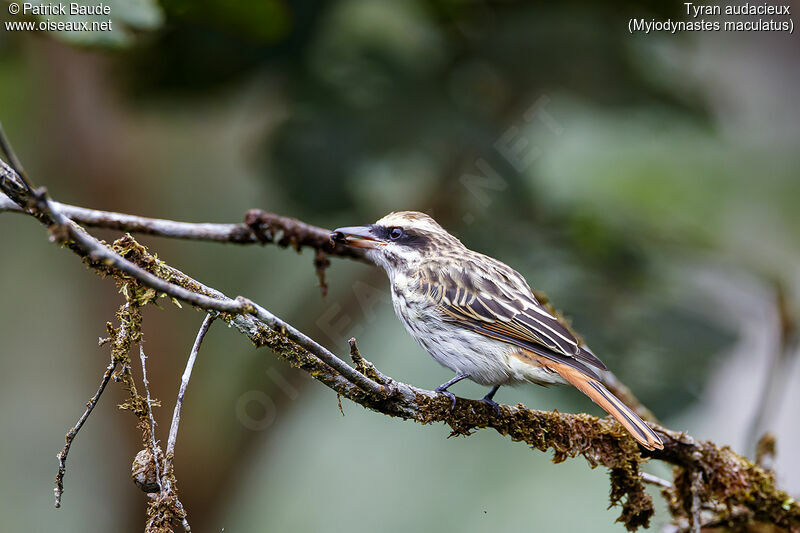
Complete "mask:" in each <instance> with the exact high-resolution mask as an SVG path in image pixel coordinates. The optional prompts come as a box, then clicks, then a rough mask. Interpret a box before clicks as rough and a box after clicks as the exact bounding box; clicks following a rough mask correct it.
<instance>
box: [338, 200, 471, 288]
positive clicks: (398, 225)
mask: <svg viewBox="0 0 800 533" xmlns="http://www.w3.org/2000/svg"><path fill="white" fill-rule="evenodd" d="M331 241H332V242H340V243H343V244H345V245H347V246H352V247H354V248H364V249H366V251H367V257H368V258H369V259H370V260H372V261H373V262H375V263H377V264H378V265H380V266H382V267H384V268H385V269H386V270H387V271H388V272H389V274H392V273H393V272H395V271H397V270H404V269H410V268H414V267H415V266H416V265H418V264H419V263H420V262H422V261H424V260H425V259H426V258H428V257H431V256H432V255H434V254H441V253H442V252H444V251H447V250H455V249H460V248H463V246H464V245H463V244H461V241H459V240H458V239H456V238H455V237H453V236H452V235H450V234H449V233H447V231H445V230H444V229H443V228H442V227H441V226H440V225H439V224H438V223H437V222H436V221H435V220H433V219H432V218H431V217H429V216H428V215H426V214H425V213H419V212H417V211H399V212H396V213H389V214H388V215H386V216H385V217H383V218H381V219H380V220H378V221H377V222H375V223H374V224H368V225H366V226H350V227H346V228H338V229H336V230H334V231H333V233H331Z"/></svg>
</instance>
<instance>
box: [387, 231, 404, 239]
mask: <svg viewBox="0 0 800 533" xmlns="http://www.w3.org/2000/svg"><path fill="white" fill-rule="evenodd" d="M402 236H403V230H402V228H391V229H390V230H389V238H390V239H392V240H393V241H396V240H397V239H399V238H400V237H402Z"/></svg>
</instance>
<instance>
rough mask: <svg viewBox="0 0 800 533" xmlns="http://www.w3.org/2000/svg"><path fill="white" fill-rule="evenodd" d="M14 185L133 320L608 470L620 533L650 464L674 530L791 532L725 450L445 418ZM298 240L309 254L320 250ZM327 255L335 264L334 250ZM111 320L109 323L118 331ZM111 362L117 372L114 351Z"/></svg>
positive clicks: (753, 468) (412, 390) (507, 421)
mask: <svg viewBox="0 0 800 533" xmlns="http://www.w3.org/2000/svg"><path fill="white" fill-rule="evenodd" d="M24 183H25V182H24V181H22V180H20V179H19V177H18V176H16V173H14V171H13V170H12V169H11V168H10V167H8V166H7V165H5V163H3V162H2V161H0V190H2V191H3V192H5V193H6V194H7V195H8V197H9V198H11V200H13V201H14V203H15V204H16V205H18V206H19V208H20V209H19V210H24V211H25V212H27V213H29V214H31V215H33V216H35V217H36V218H37V219H38V220H40V221H42V222H43V223H45V224H46V225H48V227H49V229H50V234H51V237H52V238H53V240H56V241H58V242H61V243H63V244H64V245H66V246H67V247H68V248H70V249H71V250H72V251H74V252H76V253H77V254H78V255H80V256H81V257H83V258H84V260H85V261H86V263H87V264H88V265H89V266H90V267H91V268H93V269H94V270H95V271H97V272H98V273H101V274H103V275H111V276H113V278H114V279H116V280H117V282H118V283H119V284H120V286H121V287H125V289H126V292H125V295H126V300H127V302H128V304H130V305H131V307H130V308H129V310H135V311H138V308H139V307H142V306H144V305H148V304H150V303H154V302H155V301H156V299H157V298H158V297H160V296H161V295H162V294H166V295H169V296H171V297H173V298H176V299H178V300H182V301H185V302H188V303H191V304H192V305H194V306H196V307H199V308H202V309H203V310H205V311H206V312H208V313H210V314H212V315H215V316H217V317H219V318H221V319H223V320H225V321H226V322H228V323H229V324H231V325H233V326H234V327H235V328H236V329H237V330H238V331H240V332H241V333H242V334H243V335H245V336H246V337H247V338H248V339H250V341H251V342H252V343H253V344H255V345H256V346H257V347H262V346H263V347H268V348H270V349H271V350H272V351H273V352H274V353H275V354H276V355H277V356H278V357H279V358H281V359H283V360H284V361H286V362H288V363H289V364H291V365H292V366H294V367H297V368H300V369H302V370H304V371H305V372H307V373H308V374H309V375H311V376H312V377H313V378H314V379H316V380H318V381H320V382H321V383H322V384H324V385H325V386H327V387H329V388H331V389H332V390H334V391H335V392H336V393H337V394H339V395H341V396H344V397H346V398H348V399H350V400H351V401H353V402H355V403H357V404H360V405H362V406H364V407H365V408H367V409H370V410H372V411H375V412H378V413H381V414H385V415H389V416H393V417H398V418H402V419H406V420H413V421H415V422H419V423H422V424H429V423H431V422H443V423H445V424H447V425H448V426H449V427H450V428H451V430H452V434H454V435H469V434H471V433H472V432H474V431H475V430H478V429H484V428H491V429H494V430H495V431H496V432H498V433H499V434H501V435H504V436H508V437H510V438H511V439H512V440H514V441H521V442H524V443H526V444H527V445H528V446H530V447H531V448H534V449H537V450H541V451H548V450H553V454H554V455H553V460H554V461H555V462H561V461H564V460H565V459H567V458H571V457H578V456H582V457H583V458H584V459H585V460H586V461H588V462H589V464H590V465H592V466H597V465H602V466H605V467H606V468H608V469H609V471H610V479H611V503H612V504H620V505H621V507H622V513H621V515H620V517H619V520H620V521H622V522H623V523H624V525H625V526H626V527H627V528H628V529H629V530H635V529H637V528H638V527H641V526H646V525H647V524H648V522H649V520H650V517H651V516H652V514H653V502H652V500H651V498H650V496H649V495H648V494H647V492H646V491H645V490H644V484H643V480H642V476H641V473H640V470H639V467H640V465H641V464H642V463H643V462H644V461H646V460H648V459H652V460H660V461H664V462H666V463H669V464H672V465H674V466H675V467H676V468H675V479H674V483H673V484H672V486H671V487H666V488H664V491H663V492H664V494H665V496H666V497H667V498H668V504H669V510H670V512H671V513H672V515H673V517H674V518H675V519H676V521H677V522H679V523H686V524H689V526H688V527H695V526H696V527H699V526H701V525H702V524H701V516H700V514H701V512H704V513H706V514H709V523H714V524H722V525H725V526H727V527H730V528H734V529H742V528H744V527H745V526H746V524H749V523H751V522H754V521H755V522H762V523H767V524H771V525H773V526H775V527H779V528H782V529H784V530H787V531H800V505H798V503H797V502H796V501H795V500H794V499H792V498H791V497H789V496H788V495H787V494H786V493H785V492H783V491H781V490H780V489H778V488H777V486H776V483H775V478H774V476H773V474H772V473H771V472H768V471H766V470H764V469H763V468H761V467H759V466H758V465H756V464H754V463H752V462H751V461H749V460H748V459H746V458H745V457H742V456H740V455H738V454H736V453H735V452H733V451H732V450H730V449H729V448H727V447H719V446H717V445H715V444H714V443H712V442H707V441H698V440H696V439H694V438H692V437H690V436H689V435H686V434H684V433H677V432H673V431H669V430H667V429H665V428H663V427H659V426H656V427H655V428H654V429H655V431H656V432H657V433H658V434H659V435H660V436H661V438H662V440H663V442H664V449H663V450H653V451H647V450H644V449H643V448H640V447H639V446H638V444H637V443H636V442H635V441H634V440H633V438H632V437H630V435H628V434H627V433H626V432H625V430H624V429H623V428H622V427H621V426H620V425H619V424H618V423H617V422H616V421H614V420H613V419H612V418H610V417H609V418H602V419H601V418H597V417H594V416H591V415H587V414H567V413H558V412H547V411H536V410H531V409H527V408H525V407H524V406H522V405H517V406H508V405H503V406H501V408H500V412H499V413H495V412H494V410H493V409H492V408H491V407H489V406H487V405H486V404H485V403H483V402H479V401H473V400H466V399H462V398H459V399H458V400H457V402H456V406H455V409H453V410H452V411H451V410H450V401H449V399H447V398H445V397H443V396H442V395H439V394H437V393H435V392H434V391H430V390H425V389H420V388H418V387H414V386H412V385H409V384H406V383H402V382H400V381H397V380H394V379H392V378H391V377H388V376H385V375H383V374H381V373H380V372H378V371H377V370H376V369H375V367H374V366H373V365H372V364H371V363H369V362H368V361H366V360H365V359H364V358H363V356H361V354H360V353H359V352H358V349H357V348H356V346H355V342H352V343H351V355H352V357H353V360H354V362H355V363H356V368H353V367H351V366H349V365H347V364H346V363H344V361H342V360H341V359H339V358H338V357H337V356H336V355H334V354H333V353H331V352H330V351H328V350H327V349H325V348H324V347H322V346H321V345H319V344H318V343H316V342H315V341H313V339H310V338H308V337H307V336H305V335H304V334H302V333H301V332H299V331H298V330H296V329H295V328H294V327H292V326H291V325H290V324H288V323H286V322H284V321H282V320H281V319H279V318H278V317H275V316H274V315H272V314H271V313H269V312H268V311H267V310H266V309H263V308H262V307H260V306H258V305H256V304H254V303H253V302H251V301H249V300H247V299H244V298H237V299H232V298H229V297H227V296H225V295H224V294H223V293H221V292H220V291H217V290H215V289H213V288H211V287H207V286H205V285H203V284H202V283H200V282H198V281H196V280H194V279H192V278H191V277H189V276H187V275H186V274H184V273H183V272H181V271H179V270H177V269H175V268H173V267H171V266H169V265H167V264H165V263H164V262H162V261H160V260H158V259H157V258H156V257H154V256H153V255H151V254H150V253H149V252H148V251H147V250H146V249H145V248H144V247H143V246H141V245H140V244H139V243H137V242H136V241H135V240H134V239H133V238H132V237H131V236H130V235H126V236H124V237H122V238H121V239H119V240H117V241H115V242H114V243H113V245H111V246H110V247H108V246H105V245H103V244H102V243H100V242H99V241H97V240H95V239H94V238H92V237H91V236H89V235H88V234H86V233H85V231H84V230H83V229H82V228H81V227H80V226H78V225H77V224H75V223H74V222H73V221H72V220H69V218H68V217H67V216H66V215H65V214H64V213H63V212H61V211H59V209H60V205H61V204H56V203H55V202H52V201H50V200H49V199H48V198H47V197H46V195H45V194H44V192H43V191H42V190H38V191H37V190H31V189H29V188H26V187H24V185H23V184H24ZM271 217H272V218H271ZM271 217H266V218H264V217H262V216H251V217H250V218H251V220H248V224H247V225H248V227H250V228H251V229H252V228H253V227H254V226H256V225H259V224H262V223H263V224H267V226H269V220H283V217H278V216H277V215H272V216H271ZM298 222H299V221H298ZM300 224H302V223H300ZM296 227H297V228H306V227H310V226H307V225H306V226H296ZM262 230H263V228H262ZM291 230H292V228H291V227H289V226H284V227H283V231H291ZM263 231H266V232H267V233H265V235H272V236H273V237H272V240H271V241H270V240H268V239H267V242H275V243H276V244H282V243H285V242H286V241H282V239H285V238H286V237H285V235H284V236H283V237H281V238H279V239H275V232H274V229H270V228H269V227H267V229H266V230H263ZM257 239H258V238H257ZM258 240H261V239H258ZM301 240H302V239H301ZM288 242H289V243H290V244H293V245H297V244H296V243H298V242H300V241H298V240H296V241H292V240H291V238H290V239H289V241H288ZM302 242H304V243H305V245H308V246H311V247H313V248H315V249H317V250H320V249H321V248H320V246H321V244H320V241H314V240H313V239H312V240H308V239H306V240H304V241H302ZM332 255H336V253H335V251H333V252H332ZM123 318H124V317H122V316H120V323H121V324H122V323H123ZM137 327H138V326H137ZM112 336H113V335H112ZM123 348H124V347H123ZM115 360H116V361H118V362H119V363H120V365H121V366H122V368H125V365H126V363H125V360H124V357H123V356H122V354H121V350H120V353H119V354H118V357H117V359H115ZM123 379H124V376H123ZM129 387H130V388H132V386H131V385H129ZM137 397H138V395H137V394H136V392H135V389H133V390H131V398H132V399H133V398H137ZM139 398H140V397H139ZM136 403H137V405H135V406H132V407H133V408H134V411H135V412H137V416H139V415H141V414H146V411H144V406H142V405H139V404H138V403H139V402H136ZM692 524H694V526H692Z"/></svg>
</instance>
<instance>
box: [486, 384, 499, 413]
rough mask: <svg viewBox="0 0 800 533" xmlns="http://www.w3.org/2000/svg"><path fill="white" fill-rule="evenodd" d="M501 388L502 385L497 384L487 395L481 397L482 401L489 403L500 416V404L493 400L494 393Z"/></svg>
mask: <svg viewBox="0 0 800 533" xmlns="http://www.w3.org/2000/svg"><path fill="white" fill-rule="evenodd" d="M499 388H500V385H495V386H494V387H492V390H490V391H489V392H487V393H486V396H484V397H483V398H481V401H482V402H484V403H488V404H489V405H491V406H492V409H494V414H496V415H497V416H500V404H499V403H497V402H496V401H494V400H493V398H494V394H495V393H496V392H497V389H499Z"/></svg>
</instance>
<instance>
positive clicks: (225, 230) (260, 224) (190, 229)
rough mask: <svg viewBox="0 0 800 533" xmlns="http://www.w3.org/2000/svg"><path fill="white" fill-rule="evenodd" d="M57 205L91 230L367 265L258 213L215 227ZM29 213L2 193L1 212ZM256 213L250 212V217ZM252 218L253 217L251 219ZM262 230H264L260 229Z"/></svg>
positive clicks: (307, 227)
mask: <svg viewBox="0 0 800 533" xmlns="http://www.w3.org/2000/svg"><path fill="white" fill-rule="evenodd" d="M52 203H53V205H54V206H55V207H56V208H57V209H58V210H59V211H60V212H61V213H62V214H63V215H64V216H66V217H67V218H69V219H70V220H72V221H74V222H76V223H78V224H81V225H83V226H87V227H94V228H104V229H111V230H117V231H124V232H127V233H141V234H144V235H154V236H157V237H166V238H171V239H184V240H193V241H208V242H221V243H233V244H269V243H273V244H277V245H278V246H289V245H291V246H294V247H298V248H302V247H309V248H314V249H316V250H317V251H318V252H324V253H325V254H326V255H332V256H336V257H346V258H350V259H356V260H361V261H365V262H367V260H366V258H365V257H364V253H363V251H361V250H359V249H358V248H351V247H346V246H343V245H342V244H336V245H335V246H334V245H331V243H330V240H329V239H328V237H329V235H330V230H328V229H325V228H320V227H318V226H313V225H311V224H306V223H305V222H302V221H300V220H297V219H296V218H291V217H284V216H281V215H276V214H275V213H268V212H266V211H258V214H259V217H258V218H257V219H255V220H256V222H253V221H252V220H251V221H250V222H251V223H252V225H248V224H246V223H238V224H230V223H228V224H215V223H209V222H180V221H176V220H167V219H162V218H148V217H140V216H136V215H128V214H125V213H115V212H113V211H101V210H97V209H87V208H85V207H78V206H74V205H69V204H62V203H60V202H52ZM2 211H9V212H13V213H25V210H24V209H23V208H22V207H20V205H19V204H18V203H16V202H14V201H13V200H12V199H11V198H10V197H9V196H7V195H5V194H3V193H2V192H0V212H2ZM253 211H254V210H251V211H249V212H248V214H249V215H250V214H251V213H252V212H253ZM250 218H252V215H251V216H250ZM259 228H260V229H259Z"/></svg>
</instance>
